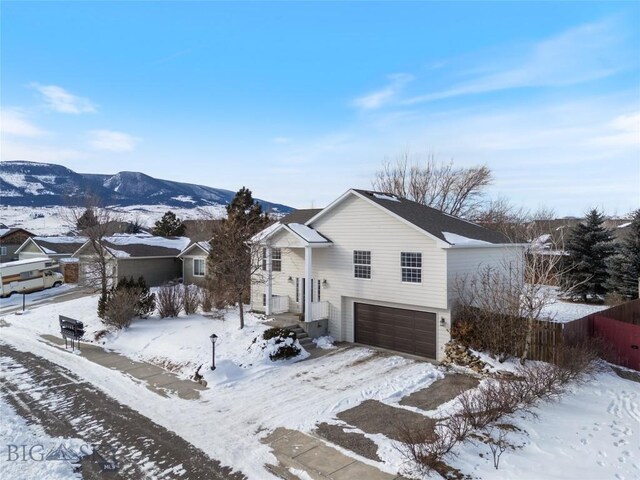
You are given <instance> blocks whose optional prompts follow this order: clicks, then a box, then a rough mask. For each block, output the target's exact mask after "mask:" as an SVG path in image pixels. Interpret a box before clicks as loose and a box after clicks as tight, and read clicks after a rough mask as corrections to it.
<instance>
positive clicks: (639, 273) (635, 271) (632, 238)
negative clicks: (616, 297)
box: [606, 209, 640, 298]
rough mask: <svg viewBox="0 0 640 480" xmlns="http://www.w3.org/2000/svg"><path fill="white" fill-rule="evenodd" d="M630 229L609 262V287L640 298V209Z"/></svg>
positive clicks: (625, 294)
mask: <svg viewBox="0 0 640 480" xmlns="http://www.w3.org/2000/svg"><path fill="white" fill-rule="evenodd" d="M627 228H629V231H628V232H627V233H626V235H625V236H624V237H623V239H622V240H621V241H620V243H619V245H618V248H617V249H616V253H615V255H613V256H612V257H611V258H610V260H609V263H608V267H609V279H608V281H607V284H606V285H607V288H608V289H609V290H610V291H612V292H615V293H619V294H620V295H622V296H624V297H627V298H638V279H640V209H638V210H636V211H635V212H633V214H632V216H631V225H629V227H627Z"/></svg>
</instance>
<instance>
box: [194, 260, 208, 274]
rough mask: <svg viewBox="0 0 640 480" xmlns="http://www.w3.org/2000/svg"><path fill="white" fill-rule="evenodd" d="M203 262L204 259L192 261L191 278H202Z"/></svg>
mask: <svg viewBox="0 0 640 480" xmlns="http://www.w3.org/2000/svg"><path fill="white" fill-rule="evenodd" d="M204 269H205V260H204V258H194V259H193V276H194V277H204Z"/></svg>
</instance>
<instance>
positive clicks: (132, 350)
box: [0, 296, 443, 479]
mask: <svg viewBox="0 0 640 480" xmlns="http://www.w3.org/2000/svg"><path fill="white" fill-rule="evenodd" d="M96 306H97V297H96V296H92V297H84V298H80V299H75V300H70V301H67V302H63V303H57V304H51V305H47V306H46V307H40V308H38V309H33V310H32V311H31V312H29V314H28V315H26V316H23V317H20V316H16V315H7V316H5V321H6V322H8V323H10V324H11V325H10V326H8V327H3V328H2V329H0V336H1V337H0V338H1V339H2V340H4V341H7V342H10V343H11V344H12V345H14V346H16V348H18V349H23V350H29V351H31V352H33V353H35V354H37V355H41V356H43V357H44V358H47V359H49V360H51V361H53V362H56V363H59V364H61V365H63V366H64V367H67V368H69V369H71V370H72V371H74V372H76V373H78V374H79V375H81V376H83V377H85V378H87V379H88V380H89V381H90V382H92V383H94V384H95V385H97V386H98V387H100V388H102V389H103V390H104V391H105V392H107V393H108V394H110V395H112V396H113V397H115V398H117V399H118V400H119V401H121V402H123V403H125V404H127V405H128V406H130V407H132V408H134V409H136V410H138V411H139V412H141V413H142V414H144V415H146V416H148V417H149V418H151V419H152V420H153V421H155V422H156V423H158V424H160V425H162V426H164V427H166V428H169V429H171V430H173V431H175V432H177V433H178V434H179V435H181V436H182V437H184V438H185V439H187V440H188V441H190V442H191V443H193V444H194V445H196V446H197V447H198V448H200V449H202V450H203V451H205V452H206V453H208V454H210V455H211V456H212V457H213V458H216V459H218V460H220V461H221V462H222V463H223V464H225V465H229V466H232V467H234V468H238V469H241V470H242V471H243V472H244V473H245V474H246V475H248V476H249V477H250V478H256V479H267V478H273V477H272V475H270V474H269V473H268V472H267V471H266V470H264V464H265V463H273V462H275V461H276V460H275V458H274V457H273V456H272V454H271V453H270V449H269V447H267V446H266V445H263V444H262V443H261V441H260V438H261V437H263V436H266V435H267V433H268V432H270V431H273V430H275V429H276V428H277V427H285V428H291V429H297V430H301V431H306V432H309V431H311V430H313V429H314V428H315V425H316V423H319V422H323V421H331V420H332V419H333V418H334V416H335V414H336V413H338V412H340V411H342V410H346V409H348V408H351V407H354V406H356V405H358V404H359V403H361V402H362V401H364V400H366V399H375V400H380V401H384V402H389V403H395V402H398V401H399V400H400V399H401V398H402V397H403V396H405V395H408V394H409V393H412V392H413V391H415V390H418V389H420V388H424V387H426V386H428V385H430V384H431V383H432V382H434V381H435V380H436V379H438V378H442V376H443V373H442V372H441V371H440V370H438V369H437V368H436V367H434V366H433V365H431V364H429V363H425V362H417V361H414V360H410V359H407V358H404V357H401V356H380V355H376V354H375V352H373V351H372V350H370V349H366V348H350V349H343V350H340V349H333V350H330V353H329V354H328V355H326V356H323V357H320V358H317V359H314V360H311V361H308V362H301V361H298V359H294V360H288V361H278V362H271V361H270V360H268V356H267V355H265V354H264V353H261V351H260V350H259V349H256V348H255V346H254V345H253V341H254V339H255V338H256V337H257V336H258V335H259V334H260V333H262V332H263V331H264V330H265V329H266V328H268V327H267V326H266V325H264V324H263V323H262V317H261V316H257V315H253V314H247V315H246V317H245V322H246V327H245V329H244V330H242V331H241V330H239V328H238V326H239V322H238V317H237V315H238V314H237V312H236V311H230V312H228V314H227V315H226V317H225V320H224V321H222V320H216V319H211V318H206V317H203V316H201V315H192V316H189V317H184V316H183V317H180V318H178V319H170V318H167V319H159V318H150V319H147V320H140V321H136V322H134V323H133V324H132V326H131V327H130V328H129V329H128V330H125V331H121V332H118V333H116V334H108V335H107V336H105V337H103V340H101V341H104V346H105V347H106V348H109V349H113V350H116V351H118V352H121V353H123V354H125V355H128V356H130V357H132V358H136V359H143V360H153V361H155V362H157V363H163V362H164V361H165V360H167V361H168V362H169V363H170V364H171V365H170V366H171V367H172V368H174V369H175V370H177V371H179V372H180V373H182V374H183V375H185V376H186V375H191V374H192V373H193V371H194V370H195V368H196V367H197V366H198V365H201V364H204V367H203V369H202V371H201V373H203V374H204V377H205V380H206V381H207V382H208V386H209V389H207V390H206V391H204V392H203V393H202V395H201V398H200V400H198V401H186V400H182V399H180V398H177V397H171V398H169V399H167V398H163V397H160V396H158V395H157V394H155V393H152V392H150V391H149V390H147V389H146V388H145V387H144V386H143V385H142V384H140V383H139V382H138V381H135V380H133V379H131V378H130V377H127V376H124V375H121V374H120V373H118V372H116V371H114V370H110V369H107V368H103V367H100V366H98V365H96V364H93V363H91V362H89V361H88V360H86V359H85V358H83V357H81V356H77V355H72V354H70V353H67V352H64V351H60V350H59V349H57V348H53V347H51V346H50V345H47V344H46V343H43V342H42V341H40V340H38V338H37V337H38V335H37V334H39V333H48V334H53V335H59V333H58V331H59V327H58V315H66V316H70V317H72V318H76V319H78V320H81V321H83V322H84V323H85V327H86V332H87V333H86V336H87V337H89V338H91V337H92V336H93V335H94V333H95V332H97V331H99V330H102V329H104V326H103V325H102V324H101V323H100V322H99V320H98V318H97V316H96ZM212 333H215V334H216V335H217V336H218V341H217V343H216V365H217V369H216V370H215V371H213V372H212V371H211V370H210V369H209V368H208V365H209V362H210V361H211V342H210V340H209V336H210V335H211V334H212ZM302 358H304V355H301V356H300V357H299V359H302ZM248 452H250V453H248ZM378 466H379V467H381V468H384V469H386V470H387V471H389V472H396V471H397V469H398V465H397V464H396V463H395V460H394V461H392V462H390V463H388V464H387V465H378Z"/></svg>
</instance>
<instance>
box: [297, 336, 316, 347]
mask: <svg viewBox="0 0 640 480" xmlns="http://www.w3.org/2000/svg"><path fill="white" fill-rule="evenodd" d="M298 341H299V342H300V345H302V346H303V347H304V348H305V350H309V349H310V348H316V344H315V343H313V340H311V339H310V338H309V337H306V338H303V339H300V338H298Z"/></svg>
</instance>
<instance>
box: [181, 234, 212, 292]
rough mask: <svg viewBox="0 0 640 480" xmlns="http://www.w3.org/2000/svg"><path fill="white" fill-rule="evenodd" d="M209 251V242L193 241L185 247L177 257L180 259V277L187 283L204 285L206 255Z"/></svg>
mask: <svg viewBox="0 0 640 480" xmlns="http://www.w3.org/2000/svg"><path fill="white" fill-rule="evenodd" d="M210 251H211V244H210V243H209V242H205V241H200V242H193V243H192V244H191V245H189V246H188V247H187V248H185V249H184V250H183V251H182V252H180V254H179V255H178V258H180V260H182V279H183V281H184V283H185V284H188V285H192V284H193V285H200V286H203V285H204V280H205V277H206V275H207V257H208V256H209V252H210Z"/></svg>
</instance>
